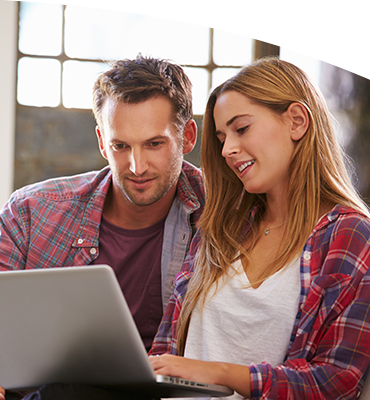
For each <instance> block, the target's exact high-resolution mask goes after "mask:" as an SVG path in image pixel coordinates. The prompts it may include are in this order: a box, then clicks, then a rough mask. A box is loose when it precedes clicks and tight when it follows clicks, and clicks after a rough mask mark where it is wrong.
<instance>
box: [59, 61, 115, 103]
mask: <svg viewBox="0 0 370 400" xmlns="http://www.w3.org/2000/svg"><path fill="white" fill-rule="evenodd" d="M108 69H109V65H107V64H103V63H97V62H96V63H94V62H83V61H66V62H65V63H63V105H64V107H67V108H92V88H93V85H94V82H95V80H96V78H97V77H98V75H100V74H101V73H102V72H104V71H106V70H108Z"/></svg>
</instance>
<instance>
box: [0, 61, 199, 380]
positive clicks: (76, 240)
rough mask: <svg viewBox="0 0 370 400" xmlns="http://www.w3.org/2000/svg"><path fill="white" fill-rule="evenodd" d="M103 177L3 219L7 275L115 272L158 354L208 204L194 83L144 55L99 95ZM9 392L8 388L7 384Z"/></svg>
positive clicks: (54, 187)
mask: <svg viewBox="0 0 370 400" xmlns="http://www.w3.org/2000/svg"><path fill="white" fill-rule="evenodd" d="M93 111H94V115H95V118H96V121H97V128H96V133H97V137H98V142H99V148H100V151H101V154H102V156H103V157H104V158H106V159H107V160H108V163H109V166H107V167H105V168H104V169H102V170H101V171H98V172H89V173H85V174H82V175H78V176H73V177H67V178H59V179H53V180H48V181H45V182H41V183H36V184H34V185H30V186H27V187H25V188H22V189H20V190H18V191H16V192H15V193H13V195H12V196H11V198H10V200H9V201H8V203H7V204H6V205H5V207H4V208H3V209H2V211H1V213H0V269H1V270H9V269H27V268H28V269H29V268H52V267H64V266H81V265H86V264H109V265H110V266H111V267H112V268H113V269H114V271H115V273H116V276H117V278H118V280H119V283H120V285H121V288H122V290H123V293H124V295H125V297H126V300H127V302H128V304H129V307H130V309H131V312H132V314H133V317H134V319H135V322H136V324H137V326H138V329H139V332H140V334H141V337H142V339H143V342H144V344H145V346H146V348H147V350H149V348H150V346H151V343H152V340H153V337H154V335H155V333H156V331H157V327H158V325H159V322H160V320H161V317H162V314H163V310H164V308H165V306H166V304H167V301H168V299H169V296H170V294H171V293H172V287H173V286H172V281H173V278H174V276H175V274H176V273H177V272H178V271H179V270H180V268H181V266H182V263H183V261H184V258H185V255H186V253H187V250H188V247H189V244H190V241H191V239H192V236H193V234H194V231H195V225H196V223H197V221H198V219H199V217H200V214H201V211H202V209H203V203H204V193H203V184H202V178H201V174H200V170H199V169H197V168H195V167H194V166H192V165H191V164H189V163H186V162H185V161H183V154H186V153H188V152H190V151H191V150H192V149H193V147H194V145H195V141H196V135H197V129H196V124H195V122H194V120H193V119H192V95H191V83H190V81H189V79H188V77H187V76H186V75H185V73H184V72H183V70H182V68H181V67H179V66H178V65H176V64H173V63H170V62H167V61H165V60H159V59H154V58H145V57H143V56H141V55H139V56H138V57H137V58H136V59H134V60H123V61H118V62H116V63H114V64H112V67H111V69H110V70H109V71H107V72H105V73H103V74H102V75H101V76H99V78H98V79H97V81H96V83H95V85H94V89H93ZM0 384H1V382H0Z"/></svg>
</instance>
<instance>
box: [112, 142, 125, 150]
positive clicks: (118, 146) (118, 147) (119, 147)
mask: <svg viewBox="0 0 370 400" xmlns="http://www.w3.org/2000/svg"><path fill="white" fill-rule="evenodd" d="M111 146H112V148H113V150H115V151H118V150H122V149H123V148H124V147H125V145H124V144H123V143H112V145H111Z"/></svg>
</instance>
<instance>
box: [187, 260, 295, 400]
mask: <svg viewBox="0 0 370 400" xmlns="http://www.w3.org/2000/svg"><path fill="white" fill-rule="evenodd" d="M234 268H235V270H236V271H237V272H236V273H235V274H234V275H233V276H232V277H231V278H228V277H224V278H223V281H221V284H219V290H218V291H217V293H216V294H215V295H214V296H212V295H213V294H214V293H215V288H216V286H215V285H213V287H212V288H211V290H210V292H209V294H208V296H207V301H206V304H205V307H204V309H203V312H202V313H201V314H200V310H199V305H197V306H196V307H195V308H194V311H193V313H192V316H191V320H190V324H189V331H188V336H187V341H186V346H185V354H184V355H185V357H189V358H195V359H200V360H207V361H224V362H230V363H235V364H242V365H247V366H248V365H250V364H251V363H261V362H262V361H265V362H268V363H269V364H271V365H272V366H273V367H275V366H277V365H279V364H281V363H282V362H283V361H284V357H285V354H286V351H287V348H288V346H289V341H290V336H291V333H292V329H293V325H294V320H295V318H296V314H297V311H298V304H299V297H300V291H301V284H300V263H299V259H296V260H295V261H293V262H292V263H291V264H289V265H288V266H287V267H286V268H283V269H282V270H280V271H278V272H277V273H275V274H274V275H272V276H270V277H269V278H268V279H266V280H265V281H264V282H263V283H262V284H261V285H260V286H259V287H258V288H257V289H253V288H252V287H251V286H250V285H249V281H248V278H247V275H246V274H245V272H244V270H243V266H242V263H241V261H240V260H238V261H236V262H235V264H234ZM236 397H237V396H236ZM228 399H230V397H228Z"/></svg>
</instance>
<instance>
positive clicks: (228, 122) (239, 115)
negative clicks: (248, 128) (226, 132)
mask: <svg viewBox="0 0 370 400" xmlns="http://www.w3.org/2000/svg"><path fill="white" fill-rule="evenodd" d="M250 116H251V115H250V114H238V115H235V116H234V117H232V118H231V119H229V120H228V121H227V122H226V126H230V125H231V124H232V123H233V122H234V121H235V120H236V119H238V118H242V117H250Z"/></svg>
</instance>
